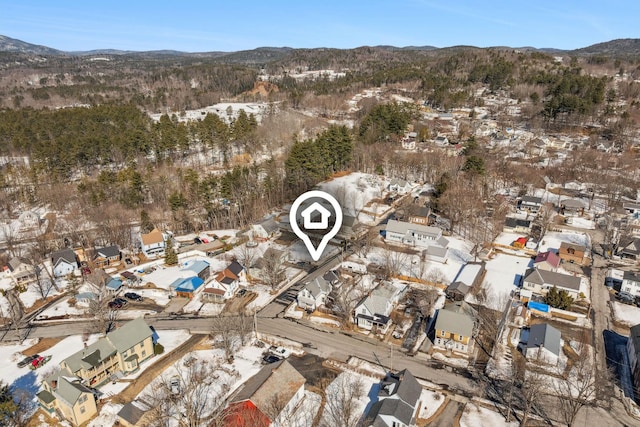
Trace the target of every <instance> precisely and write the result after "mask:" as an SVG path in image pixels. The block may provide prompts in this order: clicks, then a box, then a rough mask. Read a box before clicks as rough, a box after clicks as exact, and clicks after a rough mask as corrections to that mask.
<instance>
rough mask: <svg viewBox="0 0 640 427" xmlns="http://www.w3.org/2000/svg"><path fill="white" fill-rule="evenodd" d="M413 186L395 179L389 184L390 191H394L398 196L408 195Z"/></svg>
mask: <svg viewBox="0 0 640 427" xmlns="http://www.w3.org/2000/svg"><path fill="white" fill-rule="evenodd" d="M411 188H412V187H411V184H409V182H407V181H405V180H403V179H397V178H394V179H392V180H391V182H390V183H389V191H394V192H396V193H398V194H407V193H408V192H410V191H411Z"/></svg>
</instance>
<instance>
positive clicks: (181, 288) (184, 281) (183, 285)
mask: <svg viewBox="0 0 640 427" xmlns="http://www.w3.org/2000/svg"><path fill="white" fill-rule="evenodd" d="M203 284H204V280H202V279H201V278H199V277H197V276H191V277H180V278H178V279H176V280H174V281H173V282H172V283H171V284H170V285H169V288H170V289H171V290H172V291H173V292H174V293H175V295H176V296H177V297H179V298H189V299H191V298H193V296H194V295H195V294H196V293H197V292H198V289H200V287H201V286H202V285H203Z"/></svg>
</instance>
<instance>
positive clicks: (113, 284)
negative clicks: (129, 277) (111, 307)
mask: <svg viewBox="0 0 640 427" xmlns="http://www.w3.org/2000/svg"><path fill="white" fill-rule="evenodd" d="M122 286H123V283H122V280H120V279H118V278H115V277H114V278H111V280H109V281H108V282H107V284H106V285H105V287H106V288H107V291H108V292H109V293H111V294H112V295H115V294H117V293H118V292H120V290H121V289H122Z"/></svg>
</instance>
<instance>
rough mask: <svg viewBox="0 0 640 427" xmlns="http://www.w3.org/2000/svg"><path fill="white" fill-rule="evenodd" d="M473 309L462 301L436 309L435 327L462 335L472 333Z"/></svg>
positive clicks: (468, 335) (467, 335) (466, 335)
mask: <svg viewBox="0 0 640 427" xmlns="http://www.w3.org/2000/svg"><path fill="white" fill-rule="evenodd" d="M474 320H475V310H473V308H471V306H470V305H469V304H467V303H466V302H464V301H461V302H457V303H454V304H449V305H448V306H446V307H445V308H442V309H440V310H438V317H437V319H436V325H435V328H436V329H437V330H440V331H445V332H449V333H452V334H456V335H461V336H463V337H470V336H471V335H473V324H474Z"/></svg>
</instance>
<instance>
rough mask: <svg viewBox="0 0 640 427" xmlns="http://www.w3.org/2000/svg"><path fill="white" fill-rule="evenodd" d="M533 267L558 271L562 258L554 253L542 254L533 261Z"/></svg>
mask: <svg viewBox="0 0 640 427" xmlns="http://www.w3.org/2000/svg"><path fill="white" fill-rule="evenodd" d="M533 267H534V268H537V269H539V270H547V271H558V268H559V267H560V257H559V256H558V255H557V254H556V253H555V252H553V251H546V252H540V253H538V255H536V257H535V258H534V260H533Z"/></svg>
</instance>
